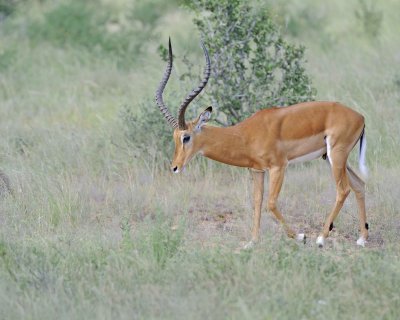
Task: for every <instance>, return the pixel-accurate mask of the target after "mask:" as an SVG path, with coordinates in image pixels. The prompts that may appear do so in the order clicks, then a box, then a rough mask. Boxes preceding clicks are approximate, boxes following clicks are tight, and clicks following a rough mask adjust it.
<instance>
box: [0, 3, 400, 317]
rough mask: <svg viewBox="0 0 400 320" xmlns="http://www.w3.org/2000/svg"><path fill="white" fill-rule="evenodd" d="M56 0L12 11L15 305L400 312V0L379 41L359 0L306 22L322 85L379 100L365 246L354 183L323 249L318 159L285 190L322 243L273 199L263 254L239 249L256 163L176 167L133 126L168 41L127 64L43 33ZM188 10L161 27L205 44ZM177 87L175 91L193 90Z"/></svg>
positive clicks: (6, 282)
mask: <svg viewBox="0 0 400 320" xmlns="http://www.w3.org/2000/svg"><path fill="white" fill-rule="evenodd" d="M105 2H107V1H105ZM63 3H65V1H64V2H63ZM107 3H108V4H107V5H112V4H110V3H111V2H107ZM126 3H127V2H126V1H119V2H118V6H117V5H116V7H115V8H114V10H116V11H118V10H120V11H121V10H122V11H123V9H121V8H124V6H125V5H126ZM302 3H303V2H302ZM304 3H306V4H308V5H312V4H315V8H317V9H318V7H317V4H316V3H314V2H313V1H307V2H304ZM291 4H292V5H293V6H292V7H291V8H292V9H293V8H294V9H293V10H297V9H296V8H297V6H299V3H297V2H296V1H293V2H291ZM53 5H55V4H48V3H46V2H43V3H39V2H37V3H35V6H34V9H32V10H31V11H29V10H28V11H26V10H22V9H20V11H17V12H16V13H15V14H14V15H12V16H10V17H9V18H7V20H5V21H4V22H1V24H0V27H1V28H0V38H1V41H0V70H1V73H0V121H1V125H0V136H1V137H2V138H1V139H0V168H1V170H2V171H3V172H4V173H6V174H7V176H8V177H9V179H10V182H11V184H12V187H13V189H14V195H13V196H11V195H7V193H5V192H0V318H1V319H47V318H53V319H54V318H61V319H62V318H65V319H109V318H121V319H132V318H133V319H188V318H189V319H204V318H212V319H221V318H222V319H223V318H229V319H243V318H244V319H292V318H295V317H296V318H302V319H338V318H340V319H377V318H378V319H379V318H383V319H396V318H397V316H398V310H399V309H400V298H399V296H398V288H399V286H400V283H399V281H400V280H399V279H400V271H399V270H400V245H399V240H400V236H399V235H400V219H399V216H398V213H399V211H398V208H399V206H400V200H399V199H400V196H399V191H398V187H397V185H398V181H399V179H400V170H399V166H398V159H399V156H400V155H399V150H398V147H397V140H398V138H397V137H398V134H399V132H400V131H399V120H400V116H399V113H398V112H397V105H398V104H399V102H400V96H399V92H400V91H399V86H398V82H397V81H396V79H398V78H399V75H400V70H399V69H398V68H397V65H398V54H397V53H398V50H399V41H396V37H398V35H397V34H396V30H398V21H397V20H396V19H397V17H395V16H394V13H395V12H396V9H398V4H397V3H396V2H394V1H392V2H391V1H388V2H387V3H386V4H385V6H383V5H382V6H381V7H379V9H381V10H382V11H383V25H382V30H381V34H380V36H379V38H378V39H377V40H376V42H374V41H375V40H371V39H370V38H368V37H364V36H363V34H362V29H361V26H359V27H357V22H356V21H357V20H356V19H355V18H354V21H353V20H351V19H352V17H353V12H354V10H355V6H356V4H355V3H348V2H345V1H339V2H338V4H337V6H334V7H332V8H330V9H332V10H329V14H328V13H325V18H326V19H325V20H324V21H326V24H327V25H326V27H324V28H321V30H320V31H319V32H320V33H319V34H318V36H317V37H311V38H309V39H307V37H306V36H304V38H303V39H302V38H295V40H296V41H299V42H302V43H304V44H305V45H306V46H307V47H308V48H309V49H308V51H307V55H308V56H307V58H308V61H309V63H308V69H309V71H310V73H311V75H312V78H313V79H314V84H315V86H316V88H317V89H318V98H319V99H329V100H339V101H341V102H344V103H346V104H348V105H349V106H352V107H354V108H355V109H357V110H359V111H360V112H361V113H363V114H364V115H365V116H366V120H367V137H368V165H369V167H370V172H371V174H370V178H369V180H368V185H367V215H368V222H369V224H370V236H371V237H370V240H369V242H368V245H367V247H366V248H364V249H360V248H358V247H356V245H355V241H356V239H357V236H358V217H357V212H356V202H355V199H354V197H353V196H350V197H349V199H348V200H347V202H346V204H345V206H344V208H343V209H342V212H341V214H340V216H339V218H338V219H337V221H336V222H335V226H336V228H335V230H334V232H333V234H332V236H331V237H330V238H328V239H327V246H326V248H324V249H323V250H319V249H318V248H316V246H315V245H314V242H315V238H316V236H317V234H318V232H319V231H320V229H321V226H322V223H323V220H324V218H325V216H326V215H327V213H328V212H329V210H330V208H331V207H332V205H333V202H334V199H335V190H334V186H333V184H332V177H331V175H330V173H329V171H328V170H327V165H326V164H325V163H324V161H314V162H313V163H311V164H307V165H298V166H293V167H290V168H289V170H288V173H287V176H286V180H285V184H284V187H283V190H282V193H281V197H280V202H279V206H280V208H281V209H282V212H283V213H284V215H285V217H286V218H287V220H288V221H289V222H290V223H291V224H292V225H293V227H294V228H295V229H296V230H298V231H305V232H306V233H307V236H308V237H309V241H308V242H307V244H306V245H303V244H298V243H296V242H294V241H292V240H289V239H287V238H286V236H285V235H284V232H283V231H282V229H281V228H280V227H279V225H278V224H277V223H276V222H275V221H274V220H273V219H272V217H271V216H270V215H269V214H267V213H265V212H264V213H263V217H262V240H261V243H260V244H259V245H258V246H257V247H256V248H255V249H254V250H253V251H250V252H243V251H240V250H238V249H239V248H240V247H241V246H242V245H243V244H245V243H246V241H248V240H249V236H250V230H251V218H252V217H251V215H252V185H251V180H250V174H249V173H248V172H247V170H243V169H238V168H230V167H225V166H221V165H218V164H216V163H214V162H211V161H206V160H203V159H197V160H194V161H193V162H192V163H191V165H189V167H188V170H187V172H186V173H185V174H183V175H181V176H178V177H176V176H171V175H170V173H169V171H168V169H167V164H168V160H169V159H167V158H165V156H163V155H162V154H160V153H157V150H154V152H149V153H146V154H140V153H138V152H137V150H135V148H129V147H128V145H127V144H126V143H125V141H124V138H123V134H122V130H121V122H120V120H119V119H118V114H119V112H120V110H121V108H122V106H123V105H129V106H131V107H132V109H133V110H136V109H138V108H139V106H140V104H141V103H142V102H143V100H145V99H148V97H152V95H153V91H154V88H155V87H156V86H157V83H158V81H159V77H160V76H161V73H162V70H163V68H164V66H163V62H162V61H160V59H159V58H158V57H157V54H156V53H155V51H156V50H155V48H156V47H157V44H158V43H155V42H151V43H149V45H148V52H146V54H144V55H143V54H142V55H140V56H138V57H137V60H136V61H132V62H130V64H129V65H130V67H127V68H121V67H120V66H119V65H118V63H117V62H116V61H115V60H114V59H113V57H112V56H110V55H105V54H104V53H102V52H93V51H90V50H86V49H85V48H82V47H76V46H72V45H71V46H63V47H59V46H57V45H55V44H52V43H49V42H47V41H43V42H38V43H36V42H35V43H32V41H39V40H37V39H36V38H35V40H32V39H30V36H29V34H28V33H27V32H26V31H24V26H26V24H27V23H29V21H30V19H34V20H35V21H37V20H38V19H39V21H40V17H41V15H44V12H49V10H50V9H52V8H53V7H52V6H53ZM302 5H303V4H302ZM310 8H311V7H310ZM298 10H300V9H298ZM310 10H311V9H310ZM318 10H320V9H318ZM343 10H344V11H343ZM319 12H320V11H319ZM341 12H346V14H344V15H342V14H341ZM185 19H186V20H187V19H188V18H187V16H186V15H185V14H184V13H182V11H180V10H172V11H170V12H168V13H167V14H165V15H164V16H163V18H162V19H160V20H159V21H158V22H157V31H158V32H160V33H161V38H162V39H166V37H165V36H164V35H165V34H171V35H172V36H173V38H174V39H175V35H176V38H177V39H178V41H176V42H175V41H174V46H176V47H177V48H189V49H188V50H189V51H190V52H194V51H195V50H197V51H198V48H197V47H196V46H192V45H191V44H188V43H191V42H192V40H190V38H191V36H193V32H190V30H192V29H190V28H193V26H190V24H189V23H188V22H187V21H186V20H185ZM352 21H353V22H352ZM352 23H353V24H352ZM188 25H189V27H188ZM180 26H184V27H185V28H184V29H185V30H186V29H188V31H187V32H185V33H184V32H182V30H181V28H180ZM346 26H348V27H346ZM353 26H354V30H353V29H352V28H351V27H353ZM304 28H305V29H304V30H303V33H305V34H308V33H307V32H309V31H307V25H305V26H304ZM357 28H358V29H357ZM10 30H12V32H11V31H10ZM348 30H353V31H352V32H349V31H348ZM6 31H7V32H6ZM323 39H329V41H328V42H324V43H323V44H321V43H319V40H321V41H322V40H323ZM332 39H333V40H332ZM317 40H318V41H317ZM185 46H186V47H185ZM327 48H328V49H327ZM176 51H179V50H176ZM197 51H196V52H197ZM200 54H201V52H200V53H199V57H200ZM193 56H195V54H193ZM178 67H179V66H178ZM174 72H175V71H174ZM173 76H174V77H176V74H174V75H173ZM173 87H174V88H175V90H176V92H177V93H179V94H181V95H182V96H183V95H184V94H185V93H186V92H184V93H182V92H181V91H182V90H183V89H182V88H179V85H178V84H177V83H176V82H175V83H173ZM176 88H177V89H176ZM169 94H170V95H171V98H170V99H171V100H168V101H169V102H170V101H174V99H177V100H178V99H179V98H177V97H174V95H175V91H174V92H173V94H171V93H170V92H169ZM154 107H155V106H154ZM151 146H152V141H149V149H150V150H152V149H151ZM355 158H356V157H354V158H352V159H351V162H352V163H353V164H355V160H356V159H355ZM0 186H1V184H0Z"/></svg>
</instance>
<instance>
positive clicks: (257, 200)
mask: <svg viewBox="0 0 400 320" xmlns="http://www.w3.org/2000/svg"><path fill="white" fill-rule="evenodd" d="M252 173H253V185H254V191H253V192H254V193H253V196H254V215H253V230H252V233H251V240H250V242H249V243H248V244H246V245H245V247H244V248H245V249H251V248H252V247H253V246H254V245H255V244H256V243H257V242H258V240H259V239H260V221H261V208H262V202H263V196H264V176H265V172H264V171H252Z"/></svg>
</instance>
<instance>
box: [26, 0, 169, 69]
mask: <svg viewBox="0 0 400 320" xmlns="http://www.w3.org/2000/svg"><path fill="white" fill-rule="evenodd" d="M158 2H159V1H157V0H153V1H151V2H150V3H148V2H146V1H137V2H135V3H134V4H129V5H126V6H124V7H123V8H115V7H113V6H112V5H111V4H108V5H107V4H104V3H99V2H98V1H93V0H88V1H79V0H71V1H61V2H59V3H58V4H57V5H55V6H54V7H53V8H52V9H51V10H48V11H47V12H45V13H44V14H43V17H40V18H39V19H36V20H35V21H31V22H30V26H29V28H28V35H29V37H30V38H31V40H32V43H34V44H40V43H41V42H42V41H46V42H50V43H52V44H53V45H55V46H59V47H67V46H71V47H77V48H79V49H82V48H84V49H86V50H89V51H91V52H94V53H98V54H103V55H109V56H110V57H112V59H115V60H116V61H117V63H118V64H119V65H120V66H122V67H124V66H127V65H129V64H130V63H131V62H134V61H137V58H138V57H139V56H140V54H141V53H143V52H146V50H147V46H146V45H147V44H148V43H149V42H150V40H151V39H154V38H155V37H156V32H155V28H156V26H157V22H158V19H159V18H161V17H162V15H163V14H164V13H165V10H167V9H168V8H169V7H168V6H166V5H161V4H160V5H158ZM150 4H152V6H151V5H150ZM151 8H153V10H150V9H151Z"/></svg>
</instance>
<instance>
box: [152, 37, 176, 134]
mask: <svg viewBox="0 0 400 320" xmlns="http://www.w3.org/2000/svg"><path fill="white" fill-rule="evenodd" d="M168 47H169V56H168V63H167V68H166V69H165V72H164V76H163V78H162V80H161V82H160V85H159V86H158V88H157V91H156V103H157V105H158V107H159V108H160V111H161V113H162V114H163V115H164V117H165V119H166V120H167V121H168V123H169V124H170V125H171V126H172V127H173V128H174V129H175V128H177V127H178V122H177V121H176V119H175V118H174V116H173V115H172V114H171V112H170V111H169V110H168V108H167V106H166V105H165V103H164V100H163V97H162V94H163V91H164V89H165V86H166V85H167V82H168V79H169V76H170V75H171V70H172V46H171V38H169V43H168Z"/></svg>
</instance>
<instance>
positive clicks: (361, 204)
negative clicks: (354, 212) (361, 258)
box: [347, 166, 368, 247]
mask: <svg viewBox="0 0 400 320" xmlns="http://www.w3.org/2000/svg"><path fill="white" fill-rule="evenodd" d="M347 175H348V177H349V182H350V187H351V189H352V190H353V191H354V193H355V195H356V199H357V204H358V216H359V220H360V232H361V234H360V237H359V238H358V240H357V244H358V245H359V246H362V247H364V246H365V243H366V241H367V239H368V223H367V215H366V213H365V183H364V181H363V180H362V179H361V178H360V177H359V176H358V175H357V174H356V173H355V172H354V171H353V169H351V168H350V167H349V166H347Z"/></svg>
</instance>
